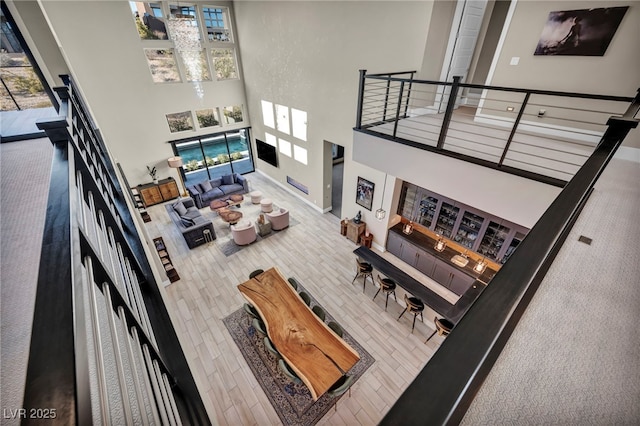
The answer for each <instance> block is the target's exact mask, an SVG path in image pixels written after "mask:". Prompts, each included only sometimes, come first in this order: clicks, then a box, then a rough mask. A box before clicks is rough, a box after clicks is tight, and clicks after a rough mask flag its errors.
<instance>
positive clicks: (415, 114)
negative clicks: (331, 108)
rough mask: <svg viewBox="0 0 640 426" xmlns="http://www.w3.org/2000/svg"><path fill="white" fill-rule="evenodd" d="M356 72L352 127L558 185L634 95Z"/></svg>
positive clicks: (584, 156)
mask: <svg viewBox="0 0 640 426" xmlns="http://www.w3.org/2000/svg"><path fill="white" fill-rule="evenodd" d="M414 75H415V71H407V72H398V73H387V74H366V70H361V71H360V85H359V94H358V111H357V118H356V126H355V130H356V131H360V132H363V133H367V134H371V135H374V136H378V137H382V138H385V139H389V140H392V141H395V142H399V143H403V144H406V145H410V146H414V147H416V148H420V149H424V150H428V151H432V152H439V153H441V154H444V155H449V156H452V157H455V158H459V159H462V160H465V161H469V162H473V163H477V164H480V165H483V166H487V167H491V168H494V169H497V170H502V171H505V172H509V173H513V174H517V175H520V176H524V177H527V178H531V179H536V180H538V181H542V182H545V183H549V184H553V185H556V186H564V185H565V184H566V182H567V181H569V180H570V179H571V178H572V177H573V176H574V175H575V173H576V172H577V171H578V170H579V169H580V167H581V166H582V165H583V164H584V163H585V161H586V160H587V158H589V156H590V155H591V154H592V153H593V151H594V149H595V147H596V145H597V143H598V142H599V141H600V139H601V138H602V135H603V134H604V132H605V130H606V128H607V120H608V119H609V118H610V117H612V116H614V117H620V116H622V114H624V112H625V110H626V109H627V107H628V105H629V103H630V102H631V101H633V97H623V96H605V95H592V94H584V93H572V92H557V91H542V90H532V89H518V88H511V87H499V86H483V85H477V84H466V83H461V82H460V78H459V77H454V78H453V81H452V82H438V81H429V80H415V79H414Z"/></svg>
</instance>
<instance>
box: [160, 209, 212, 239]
mask: <svg viewBox="0 0 640 426" xmlns="http://www.w3.org/2000/svg"><path fill="white" fill-rule="evenodd" d="M164 207H165V208H166V209H167V213H169V217H170V218H171V220H173V223H174V224H175V225H176V226H177V227H178V229H179V230H180V232H181V233H182V236H183V237H184V240H185V241H186V242H187V245H188V246H189V248H190V249H192V248H194V247H197V246H199V245H202V244H204V243H206V242H207V240H206V239H205V235H204V230H205V229H208V230H209V232H210V233H211V239H212V240H215V239H216V232H215V231H214V230H213V223H211V221H210V220H207V219H205V218H204V217H203V216H202V214H201V213H200V211H199V210H198V208H197V207H196V206H195V203H194V202H193V199H191V198H180V199H178V200H177V201H176V202H173V203H167V204H165V206H164Z"/></svg>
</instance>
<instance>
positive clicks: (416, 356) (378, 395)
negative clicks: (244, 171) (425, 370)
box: [146, 173, 443, 425]
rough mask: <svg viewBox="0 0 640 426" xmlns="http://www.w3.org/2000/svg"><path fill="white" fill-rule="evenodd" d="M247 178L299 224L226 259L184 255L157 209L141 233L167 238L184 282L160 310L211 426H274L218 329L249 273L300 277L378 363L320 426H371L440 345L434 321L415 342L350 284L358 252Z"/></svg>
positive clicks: (329, 224) (421, 327)
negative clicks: (273, 271)
mask: <svg viewBox="0 0 640 426" xmlns="http://www.w3.org/2000/svg"><path fill="white" fill-rule="evenodd" d="M247 176H248V178H249V181H250V185H251V188H252V190H260V191H262V193H263V194H265V196H268V197H270V198H272V199H273V200H274V204H277V205H278V206H281V207H285V208H288V209H289V210H290V212H291V213H290V214H291V216H292V217H293V218H295V219H296V220H298V221H299V222H300V223H299V224H298V225H296V226H293V227H290V228H289V229H287V230H286V231H284V232H280V233H278V234H277V235H274V236H272V237H270V238H268V239H265V240H262V241H259V242H257V243H254V244H253V245H251V246H249V247H246V248H244V249H243V250H241V251H240V252H238V253H236V254H233V255H231V256H229V257H226V256H225V255H224V254H223V253H222V252H221V251H220V249H219V247H218V244H219V241H218V240H216V241H215V242H214V243H212V244H211V245H208V246H206V245H205V246H200V247H198V248H195V249H193V250H189V249H188V248H187V245H186V243H185V242H184V240H183V239H182V237H181V236H179V235H178V232H177V229H176V228H175V227H174V225H173V223H172V222H171V221H170V219H169V217H168V215H167V213H166V210H165V208H164V207H163V206H162V205H157V206H153V207H151V208H150V209H149V213H150V215H151V217H152V221H151V222H149V223H147V224H146V227H147V230H148V232H149V235H150V236H151V237H155V236H159V235H161V236H162V237H163V238H164V240H165V242H166V243H167V245H168V250H169V254H170V255H171V256H172V259H173V261H174V264H175V267H176V269H177V271H178V273H179V274H180V277H181V280H180V281H177V282H175V283H173V284H171V285H168V286H167V287H166V288H165V291H166V299H167V300H166V303H167V306H168V308H169V310H170V313H171V315H172V318H173V321H174V326H175V328H176V331H177V333H178V335H179V336H180V339H181V342H182V345H183V349H184V351H185V354H186V356H187V359H188V362H189V364H190V366H191V370H192V372H193V374H194V377H195V380H196V383H197V384H198V386H199V389H200V393H201V395H202V398H203V400H204V403H205V405H206V407H207V410H208V412H209V415H210V417H211V420H212V422H213V423H214V424H215V423H218V424H221V425H253V424H255V425H271V424H280V420H279V418H278V416H277V414H276V413H275V411H274V409H273V408H272V406H271V404H270V402H269V400H268V399H267V397H266V395H265V394H264V392H263V390H262V388H261V387H260V386H259V384H258V382H257V381H256V379H255V378H254V376H253V373H252V372H251V370H250V369H249V367H248V366H247V364H246V362H245V361H244V358H243V357H242V355H241V353H240V351H239V350H238V348H237V347H236V344H235V342H234V341H233V340H232V338H231V336H230V335H229V333H228V332H227V330H226V328H225V326H224V324H223V323H222V318H224V317H226V316H227V315H229V314H230V313H231V312H233V311H234V310H236V309H238V308H240V307H241V306H242V304H243V303H244V299H243V297H242V296H241V295H240V293H239V291H238V290H237V288H236V285H237V284H239V283H241V282H243V281H246V280H247V279H248V275H249V273H250V272H251V271H253V270H254V269H257V268H262V269H267V268H269V267H272V266H276V267H278V268H279V269H280V271H281V272H282V273H283V274H284V275H285V276H294V277H296V278H297V279H298V280H299V281H300V282H301V283H302V285H304V286H305V287H306V288H307V289H308V290H309V292H310V293H311V294H312V295H313V296H314V297H315V298H316V299H317V300H318V301H319V303H321V304H322V305H323V306H324V308H325V309H326V310H327V311H328V312H330V313H331V315H333V316H334V317H335V318H336V319H337V320H338V321H339V322H340V323H341V324H342V325H343V327H344V328H345V329H346V330H347V331H348V332H349V333H350V334H351V335H352V336H353V337H354V338H355V339H357V340H358V341H359V342H360V344H362V346H364V348H365V349H366V350H367V351H369V353H370V354H371V355H372V356H373V357H374V358H375V360H376V361H375V363H374V364H373V366H372V367H370V368H369V370H367V371H366V372H365V374H364V375H363V376H362V377H361V378H360V379H359V380H358V381H357V382H356V383H355V384H354V386H353V388H352V393H351V398H349V397H348V395H345V396H344V397H343V398H342V399H340V400H339V402H338V404H337V412H334V410H333V409H332V410H330V411H329V412H328V413H327V414H326V415H325V417H324V418H323V419H322V420H321V421H320V423H319V424H324V425H341V424H344V425H356V424H362V425H373V424H377V423H378V422H379V421H380V420H381V419H382V417H383V416H384V414H385V413H386V412H387V411H388V410H389V408H390V407H391V406H392V405H393V403H394V402H395V401H396V399H397V398H398V397H399V396H400V394H401V393H402V392H403V391H404V389H405V388H406V387H407V386H408V385H409V384H410V382H411V381H412V380H413V378H414V377H415V376H416V374H417V373H418V372H419V371H420V370H421V368H422V367H423V366H424V364H425V363H426V362H427V361H428V360H429V358H430V357H431V356H432V355H433V353H434V351H435V350H436V349H437V348H438V347H439V345H440V344H441V343H442V339H443V338H442V337H440V336H437V335H436V336H435V337H434V338H433V339H431V340H430V341H429V342H428V343H427V344H425V343H424V342H425V339H426V338H427V337H428V336H429V335H430V334H431V332H432V331H433V325H432V323H431V321H432V318H433V316H432V315H431V313H429V312H425V322H424V324H423V323H421V322H420V321H419V319H418V321H417V324H416V329H415V331H414V334H413V335H412V334H411V320H412V316H410V315H407V314H405V315H404V316H403V317H402V318H401V319H400V321H396V319H397V317H398V315H399V314H400V312H402V309H403V306H401V305H400V304H398V303H396V302H395V301H394V300H393V298H391V299H390V301H389V308H388V312H384V297H382V296H381V295H378V297H377V298H376V300H375V301H372V297H373V295H374V294H375V291H376V288H374V286H373V285H372V284H371V283H370V282H367V286H366V292H365V293H364V294H363V292H362V281H361V280H359V281H357V282H356V283H354V284H351V281H352V279H353V277H354V274H355V260H354V259H355V257H354V255H353V253H352V251H353V250H354V249H355V248H356V245H355V244H353V243H352V242H351V241H349V240H347V239H346V238H345V237H344V236H341V235H340V232H339V229H340V225H339V219H338V218H337V217H335V216H333V215H332V214H330V213H327V214H321V213H319V212H317V211H315V210H314V209H313V208H311V207H310V206H308V205H307V204H305V203H304V202H302V201H301V200H299V199H298V198H297V197H294V196H293V195H291V194H290V193H288V192H287V191H284V190H283V189H282V188H280V187H278V186H277V185H275V184H273V183H272V182H271V181H269V180H268V179H266V178H265V177H264V176H262V175H261V174H259V173H253V174H250V175H247ZM245 203H248V201H247V200H245ZM243 209H244V210H245V211H247V209H248V207H247V206H246V205H244V207H243ZM201 212H202V213H203V214H204V215H206V216H208V217H210V218H213V222H214V227H215V228H216V231H217V232H218V231H219V230H221V228H222V227H224V226H227V225H225V224H222V223H221V221H220V219H219V218H216V217H215V216H214V214H213V213H211V212H210V211H209V210H208V209H203V210H201ZM398 300H402V294H401V293H400V292H399V293H398Z"/></svg>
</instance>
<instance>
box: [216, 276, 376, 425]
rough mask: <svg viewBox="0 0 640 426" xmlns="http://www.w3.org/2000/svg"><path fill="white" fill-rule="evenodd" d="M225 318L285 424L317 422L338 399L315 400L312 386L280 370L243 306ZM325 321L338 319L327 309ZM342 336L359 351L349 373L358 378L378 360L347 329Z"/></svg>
mask: <svg viewBox="0 0 640 426" xmlns="http://www.w3.org/2000/svg"><path fill="white" fill-rule="evenodd" d="M298 291H306V290H305V289H304V288H302V286H298ZM307 293H308V292H307ZM317 304H318V303H317V301H316V300H315V299H314V298H313V297H311V306H314V305H317ZM222 321H223V322H224V325H225V326H226V327H227V329H228V330H229V333H230V334H231V336H232V337H233V340H234V341H235V342H236V344H237V345H238V348H239V349H240V352H242V355H243V356H244V359H245V360H246V361H247V364H249V367H250V368H251V371H253V374H254V375H255V377H256V379H257V380H258V383H260V386H262V390H264V393H265V394H266V395H267V397H268V398H269V400H270V401H271V405H273V408H274V409H275V410H276V413H278V416H279V417H280V420H282V423H283V424H285V425H314V424H316V423H317V422H318V421H319V420H320V419H321V418H322V417H323V416H324V415H325V414H326V413H327V411H329V409H331V408H332V407H333V404H334V403H336V402H337V400H336V399H335V398H332V397H329V396H327V395H326V394H324V395H322V396H321V397H320V398H318V400H317V401H314V400H313V398H311V393H310V392H309V389H307V387H306V386H305V385H304V384H300V385H296V384H293V383H291V382H290V381H289V379H287V378H286V377H285V376H284V375H283V374H282V373H281V372H280V371H279V370H278V368H277V364H276V359H275V358H274V357H273V356H272V355H271V354H270V353H269V352H268V351H267V350H266V348H265V347H264V343H263V339H261V338H259V335H258V334H257V333H256V330H255V329H254V328H253V326H252V325H251V317H250V316H249V315H248V314H247V313H246V312H245V311H244V309H243V308H240V309H238V310H237V311H235V312H233V313H232V314H231V315H229V316H228V317H226V318H224V319H223V320H222ZM325 321H326V322H329V321H335V320H334V318H333V317H332V316H331V315H330V314H329V313H328V312H327V318H326V320H325ZM343 339H344V340H345V342H347V343H348V344H349V345H351V347H352V348H353V349H355V351H356V352H358V355H360V360H359V361H358V362H357V363H356V364H355V365H354V366H353V368H351V370H349V371H348V372H347V373H348V374H349V375H351V376H354V379H355V381H357V380H358V379H359V378H360V376H362V374H364V372H365V371H366V370H367V369H368V368H369V367H370V366H371V365H372V364H373V363H374V362H375V360H374V358H373V357H372V356H371V355H370V354H369V352H367V351H366V350H365V349H364V348H363V347H362V346H361V345H360V344H359V343H358V342H357V341H355V340H354V339H353V337H351V335H349V333H347V332H346V331H345V332H344V335H343ZM347 394H348V393H347Z"/></svg>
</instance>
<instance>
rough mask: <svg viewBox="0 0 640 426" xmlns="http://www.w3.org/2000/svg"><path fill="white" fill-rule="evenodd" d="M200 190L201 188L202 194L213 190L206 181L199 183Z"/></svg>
mask: <svg viewBox="0 0 640 426" xmlns="http://www.w3.org/2000/svg"><path fill="white" fill-rule="evenodd" d="M200 188H202V190H203V191H204V192H208V191H211V190H212V189H213V188H211V182H209V181H208V180H205V181H204V182H200Z"/></svg>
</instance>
